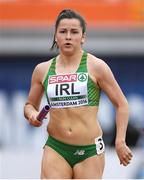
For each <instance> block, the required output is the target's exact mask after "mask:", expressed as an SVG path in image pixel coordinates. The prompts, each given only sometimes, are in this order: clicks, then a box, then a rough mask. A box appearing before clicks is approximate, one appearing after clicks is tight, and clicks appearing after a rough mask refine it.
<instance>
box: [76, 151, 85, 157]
mask: <svg viewBox="0 0 144 180" xmlns="http://www.w3.org/2000/svg"><path fill="white" fill-rule="evenodd" d="M84 154H85V150H76V152H75V153H74V155H78V156H82V155H84Z"/></svg>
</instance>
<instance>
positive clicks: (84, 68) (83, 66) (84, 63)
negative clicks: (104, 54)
mask: <svg viewBox="0 0 144 180" xmlns="http://www.w3.org/2000/svg"><path fill="white" fill-rule="evenodd" d="M76 72H87V53H86V52H85V51H84V52H83V55H82V58H81V62H80V65H79V67H78V69H77V71H76Z"/></svg>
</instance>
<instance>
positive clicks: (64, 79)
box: [49, 74, 77, 84]
mask: <svg viewBox="0 0 144 180" xmlns="http://www.w3.org/2000/svg"><path fill="white" fill-rule="evenodd" d="M76 81H77V74H65V75H55V76H50V77H49V84H54V83H68V82H76Z"/></svg>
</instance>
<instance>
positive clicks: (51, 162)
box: [41, 146, 72, 179]
mask: <svg viewBox="0 0 144 180" xmlns="http://www.w3.org/2000/svg"><path fill="white" fill-rule="evenodd" d="M71 178H72V168H71V167H70V165H69V164H68V163H67V161H66V160H65V159H64V158H63V157H62V156H61V155H59V154H58V153H57V152H56V151H55V150H53V149H52V148H50V147H48V146H45V148H44V152H43V158H42V165H41V179H71Z"/></svg>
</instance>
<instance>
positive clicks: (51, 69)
mask: <svg viewBox="0 0 144 180" xmlns="http://www.w3.org/2000/svg"><path fill="white" fill-rule="evenodd" d="M55 65H56V57H55V58H53V60H52V63H51V65H50V68H49V71H48V76H49V75H55V74H56V72H55Z"/></svg>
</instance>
